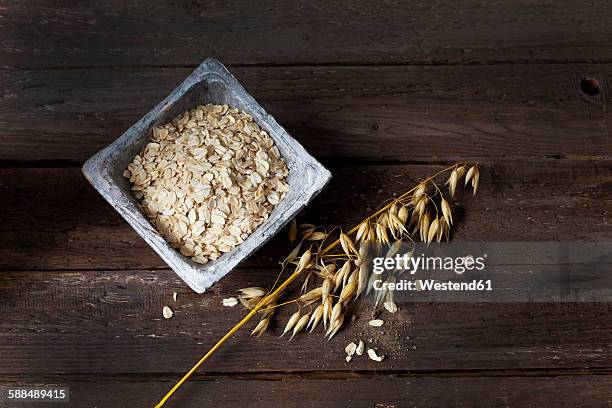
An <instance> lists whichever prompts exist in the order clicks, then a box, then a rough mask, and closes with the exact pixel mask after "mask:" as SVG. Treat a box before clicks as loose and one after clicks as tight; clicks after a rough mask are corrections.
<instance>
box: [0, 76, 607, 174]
mask: <svg viewBox="0 0 612 408" xmlns="http://www.w3.org/2000/svg"><path fill="white" fill-rule="evenodd" d="M611 69H612V65H609V64H604V65H596V64H568V65H554V64H552V65H551V64H546V65H544V64H537V65H492V66H491V65H489V66H458V67H448V66H446V67H444V66H435V67H433V66H427V67H418V66H417V67H414V66H413V67H318V68H316V67H292V68H232V71H233V72H234V73H235V74H236V76H237V77H238V79H239V80H240V81H241V82H243V84H244V85H245V86H246V87H247V89H248V90H249V91H250V92H251V93H252V94H253V96H254V97H255V98H256V99H257V100H258V101H260V102H261V103H262V104H263V105H264V107H265V108H266V109H267V110H268V111H269V113H271V114H272V115H274V117H275V118H276V119H277V120H278V121H279V123H281V124H282V125H284V126H285V128H286V129H287V130H288V131H289V132H290V133H291V134H292V135H294V136H295V137H296V138H297V139H298V140H299V141H300V142H301V143H302V144H303V145H304V146H305V147H306V148H307V150H309V151H310V152H311V153H312V154H313V155H315V156H316V157H317V158H319V159H324V160H325V159H328V160H332V159H333V160H337V159H338V158H344V159H345V160H351V161H355V160H357V161H371V162H376V163H383V162H397V161H423V162H427V161H429V160H431V158H432V157H434V158H452V157H466V158H475V157H489V158H491V157H525V156H530V157H534V156H537V157H543V156H545V157H568V156H581V157H584V156H587V157H602V156H603V157H609V156H610V155H611V154H612V143H611V142H610V128H609V123H610V121H611V119H612V117H611V114H610V109H609V108H608V106H609V104H610V95H611V94H610V93H609V92H608V91H607V88H606V86H607V84H608V83H610V82H611V81H612V78H610V72H611ZM190 72H191V69H188V68H183V69H181V68H177V69H152V68H129V69H128V68H125V69H112V70H109V69H86V70H83V69H74V70H33V71H32V70H30V71H20V70H7V71H0V95H2V96H0V117H1V118H2V120H0V160H3V159H4V160H14V161H20V162H29V161H36V160H72V161H83V160H85V159H87V158H88V157H90V156H91V155H93V154H94V153H95V152H96V151H98V150H99V149H101V148H102V147H105V146H106V145H108V144H109V143H110V142H112V141H113V140H114V139H115V138H117V137H118V136H120V135H121V134H122V133H123V132H124V131H125V130H126V129H127V128H128V127H130V126H131V125H132V124H133V123H135V122H136V121H137V120H138V119H139V118H140V117H141V116H142V115H143V114H145V113H146V112H148V111H149V110H150V109H151V108H152V107H153V106H154V105H155V104H156V103H157V102H159V101H160V100H161V99H163V98H164V97H165V96H166V95H167V94H168V93H169V92H170V91H171V90H172V89H174V87H175V86H177V85H178V84H179V83H180V82H181V81H182V80H183V79H184V78H185V77H186V76H187V75H188V74H189V73H190ZM583 77H592V78H594V79H596V80H598V82H599V84H600V87H601V89H600V91H599V94H597V95H595V96H589V95H587V94H585V93H584V92H583V91H581V89H580V80H581V79H582V78H583Z"/></svg>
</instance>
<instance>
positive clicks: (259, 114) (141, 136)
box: [106, 70, 329, 287]
mask: <svg viewBox="0 0 612 408" xmlns="http://www.w3.org/2000/svg"><path fill="white" fill-rule="evenodd" d="M227 75H228V76H226V75H223V74H219V73H216V72H206V73H201V74H199V73H198V71H197V70H196V72H194V74H192V76H191V77H190V78H188V79H187V80H186V81H185V82H184V83H183V84H182V85H181V86H180V87H179V88H177V90H175V91H174V92H173V94H171V95H170V96H169V97H168V98H167V99H166V100H165V101H164V102H162V103H160V104H159V105H158V106H157V107H156V108H155V109H154V110H152V111H151V112H149V113H148V114H147V115H145V116H144V117H143V118H142V119H141V120H140V121H139V122H138V123H137V124H136V125H134V126H133V127H132V128H131V129H130V130H128V131H127V132H126V134H124V135H123V136H122V138H120V139H118V140H117V142H119V144H120V147H121V148H116V149H113V150H112V151H111V154H110V156H109V158H108V160H107V161H106V164H107V166H106V171H107V175H108V177H109V178H111V179H112V181H113V183H114V184H115V185H116V187H117V188H118V189H119V190H120V192H121V195H122V196H123V197H122V198H123V200H121V201H122V202H123V207H125V208H123V210H124V211H123V212H122V213H125V212H129V213H131V219H129V218H127V217H126V219H127V220H128V222H130V224H132V225H133V226H134V225H137V227H136V226H135V228H136V230H137V231H138V232H139V234H140V235H141V236H143V238H144V239H145V240H146V241H147V242H148V243H149V244H150V245H151V246H152V247H153V248H154V249H155V250H156V251H157V252H158V254H160V256H162V258H164V260H165V261H166V262H167V263H168V264H169V265H170V266H171V267H172V268H173V269H175V271H177V273H179V275H181V273H180V272H179V271H178V270H177V269H181V268H183V269H184V268H185V267H189V269H192V270H196V271H199V272H204V273H212V274H213V275H214V274H220V275H221V276H223V275H225V273H227V272H228V271H229V270H231V269H232V268H233V267H234V266H235V265H237V264H238V263H239V262H240V261H242V260H243V259H244V258H245V257H247V256H248V255H250V253H252V252H253V251H254V250H256V249H257V248H258V247H259V246H261V245H263V243H264V242H265V241H267V240H268V239H269V238H270V237H271V236H272V235H274V234H275V233H276V232H278V231H279V230H280V229H281V228H282V227H283V226H284V225H285V224H286V223H288V222H289V221H290V220H291V219H292V218H293V217H294V216H295V215H296V214H297V212H298V211H299V210H300V209H301V208H303V207H304V206H305V205H306V203H307V202H308V201H309V199H310V198H311V197H312V196H313V195H314V194H316V192H318V191H319V190H320V189H322V187H323V186H324V184H325V183H326V182H327V180H328V179H329V173H328V172H327V171H326V170H324V169H323V168H322V166H321V165H320V164H319V163H318V162H316V161H315V160H314V159H312V158H311V157H310V156H309V155H308V154H307V153H306V152H305V151H304V149H303V148H302V147H301V146H300V145H299V144H298V143H297V142H296V141H295V140H293V139H292V138H291V137H290V136H289V135H288V134H287V133H286V131H285V130H284V129H283V128H282V127H280V126H279V125H278V124H277V123H276V121H274V119H273V118H272V117H271V116H269V115H268V114H266V113H265V111H264V110H263V109H262V108H261V107H260V106H259V105H258V104H257V102H255V100H254V99H253V98H252V97H251V96H250V95H249V94H248V93H246V91H244V88H242V86H241V85H240V84H239V83H238V82H237V81H236V80H235V79H234V78H233V77H232V76H231V74H229V73H227ZM207 103H217V104H227V105H230V106H232V107H235V108H238V109H241V110H243V111H245V112H247V113H249V114H250V115H251V116H253V119H254V120H255V122H257V123H258V124H259V125H260V126H261V127H262V128H263V129H265V130H266V131H267V132H268V133H269V134H270V136H271V137H272V138H273V139H274V141H275V144H276V145H277V147H278V149H279V151H280V153H281V156H282V157H283V159H284V160H285V162H286V164H287V167H288V170H289V174H288V177H287V184H288V185H289V191H288V192H287V194H286V195H285V197H284V198H283V200H282V201H281V202H279V204H278V205H277V206H276V207H275V208H274V210H273V211H272V212H271V213H270V216H269V218H268V219H267V220H266V221H265V222H264V223H262V224H261V225H260V226H259V227H258V228H257V229H256V230H255V231H254V232H253V233H252V234H251V235H250V236H249V237H247V239H246V240H245V241H244V242H243V243H241V244H240V245H238V246H237V247H235V248H233V249H232V250H231V251H230V252H228V253H225V254H223V255H222V256H221V257H219V258H218V259H217V260H215V261H211V262H209V263H208V264H206V265H201V264H198V263H195V262H193V261H192V260H191V259H189V258H187V257H185V256H183V255H182V254H181V253H180V252H179V251H178V250H175V249H174V248H172V246H170V244H168V243H167V242H166V241H165V240H164V239H163V238H162V237H161V235H159V234H158V233H157V231H156V230H155V228H154V227H153V225H152V224H151V223H150V222H149V220H148V219H147V218H146V216H145V215H144V213H143V212H142V211H141V210H140V208H139V206H138V203H137V201H136V199H135V197H134V196H133V194H132V193H131V190H130V187H131V186H130V183H129V180H127V179H125V178H124V177H123V171H124V170H125V168H127V165H128V164H129V163H130V162H131V161H132V160H133V158H134V156H135V155H136V154H138V153H139V152H140V151H141V150H142V148H143V147H144V146H145V145H146V144H147V143H148V142H149V140H150V137H151V133H152V128H153V126H155V125H158V124H163V123H167V122H169V121H171V120H172V119H173V118H175V117H176V116H178V115H180V114H182V113H183V112H185V111H186V110H188V109H191V108H193V107H195V106H197V105H200V104H207ZM124 138H125V139H124ZM121 139H124V140H123V141H122V140H121ZM121 142H123V143H121ZM321 169H323V171H325V177H324V180H323V181H321V180H320V176H321ZM123 215H124V217H125V214H123ZM171 252H173V253H171ZM169 254H171V256H168V255H169ZM164 255H166V256H164ZM221 265H222V267H221V269H222V270H220V269H219V268H218V267H220V266H221ZM181 276H182V275H181ZM182 277H183V276H182ZM183 278H184V277H183ZM217 279H218V278H216V279H215V281H216V280H217ZM213 282H214V281H213ZM188 283H189V282H188ZM192 287H193V285H192Z"/></svg>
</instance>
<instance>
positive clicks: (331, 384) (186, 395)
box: [0, 375, 612, 408]
mask: <svg viewBox="0 0 612 408" xmlns="http://www.w3.org/2000/svg"><path fill="white" fill-rule="evenodd" d="M172 380H173V378H166V379H152V380H138V379H134V378H132V377H127V378H125V379H123V380H121V379H112V378H111V379H103V378H102V379H100V378H87V379H79V378H76V379H73V378H71V377H67V378H66V377H64V378H61V379H58V380H56V381H53V380H51V381H50V380H48V379H42V380H38V381H37V382H38V383H39V384H41V385H45V384H51V385H56V384H67V385H69V386H70V402H71V405H77V406H81V407H90V406H96V407H100V408H103V407H116V406H129V407H134V408H138V407H151V406H153V405H154V404H156V403H157V402H158V399H159V398H160V397H161V396H162V395H163V394H164V392H165V391H166V390H167V389H168V388H169V387H170V386H171V385H172ZM19 384H25V385H31V384H32V381H24V382H8V381H6V380H4V381H2V382H0V385H6V386H15V385H19ZM610 387H612V379H611V378H610V376H609V375H603V376H568V377H552V376H548V377H547V376H543V377H535V378H517V377H467V378H458V377H451V378H430V377H427V378H402V377H394V376H377V377H374V378H364V377H361V376H358V375H357V376H354V377H352V378H351V377H349V378H345V379H340V380H338V379H326V378H314V379H299V378H291V377H289V378H288V377H287V376H286V375H283V376H282V377H271V376H270V377H269V378H264V379H231V378H223V377H221V378H215V377H212V378H210V379H206V380H197V381H190V382H188V383H186V384H185V385H184V386H183V387H182V388H181V389H180V391H179V392H178V394H176V396H175V397H173V398H172V399H171V400H170V401H169V402H168V403H167V405H166V406H167V407H168V408H172V407H185V408H186V407H202V406H214V407H232V408H233V407H237V406H248V407H252V408H259V407H261V408H268V407H270V406H279V407H280V406H282V407H286V408H293V407H317V408H318V407H353V408H359V407H364V408H366V407H367V408H398V407H420V408H440V407H455V408H497V407H499V408H502V407H504V408H507V407H521V408H536V407H537V408H539V407H544V406H554V407H556V408H602V407H608V406H610V392H609V391H610ZM475 396H478V398H475ZM47 406H50V407H54V406H57V407H58V408H61V407H63V406H66V404H65V403H64V404H61V403H58V404H45V407H47Z"/></svg>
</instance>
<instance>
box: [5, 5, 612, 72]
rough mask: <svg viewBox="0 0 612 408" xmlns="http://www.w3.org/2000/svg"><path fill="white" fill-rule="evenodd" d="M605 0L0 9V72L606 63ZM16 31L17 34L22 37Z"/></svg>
mask: <svg viewBox="0 0 612 408" xmlns="http://www.w3.org/2000/svg"><path fill="white" fill-rule="evenodd" d="M611 15H612V10H611V8H610V3H609V2H607V1H605V0H597V1H593V2H590V3H589V4H588V5H585V6H584V7H577V5H576V3H575V2H573V1H571V0H558V1H554V2H529V1H521V2H516V1H508V0H496V1H492V2H487V3H486V4H483V3H482V2H480V1H477V0H470V1H464V2H462V3H461V4H460V5H459V4H457V3H455V2H452V1H449V0H436V1H429V2H418V3H414V2H410V3H406V2H403V1H386V2H385V3H384V4H383V5H379V4H375V3H372V2H368V1H356V2H355V1H352V2H334V3H330V2H327V1H313V2H309V3H308V4H304V3H302V2H299V1H294V0H292V1H289V2H284V3H283V4H282V7H281V6H279V4H278V3H276V2H273V1H263V2H256V3H255V2H249V1H239V2H234V3H232V4H231V5H228V4H227V3H225V2H221V1H208V2H202V1H197V0H196V1H193V0H190V1H179V2H175V1H158V2H155V3H154V4H151V3H150V2H146V1H142V0H140V1H133V2H129V3H125V2H122V1H120V0H112V1H105V2H94V1H85V2H72V1H66V0H65V1H59V2H54V3H48V2H45V1H40V0H38V1H30V2H25V3H24V2H20V1H18V0H3V1H2V21H3V22H2V24H1V25H0V38H3V39H4V40H3V42H2V46H1V47H0V60H1V61H2V65H4V66H17V67H24V66H25V67H31V66H37V67H48V66H100V65H105V66H108V65H149V66H169V65H171V66H176V65H195V64H198V63H200V62H201V61H202V60H203V59H204V58H205V57H210V56H214V57H217V58H219V59H220V60H222V61H223V62H224V63H229V64H302V63H308V64H312V63H319V64H325V63H331V62H333V63H355V62H357V63H364V62H366V63H387V64H388V63H419V64H431V63H472V62H481V61H488V62H500V61H504V62H505V61H512V62H516V61H602V60H603V61H610V59H611V58H612V49H611V46H610V38H612V31H611V29H610V26H609V24H608V23H607V22H608V20H609V17H610V16H611ZM24 27H27V29H24Z"/></svg>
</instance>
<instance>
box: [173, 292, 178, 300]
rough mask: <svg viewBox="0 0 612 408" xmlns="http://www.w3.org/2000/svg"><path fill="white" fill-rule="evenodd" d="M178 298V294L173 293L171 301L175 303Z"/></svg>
mask: <svg viewBox="0 0 612 408" xmlns="http://www.w3.org/2000/svg"><path fill="white" fill-rule="evenodd" d="M177 296H178V293H176V292H174V293H173V294H172V300H174V301H175V302H176V297H177Z"/></svg>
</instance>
